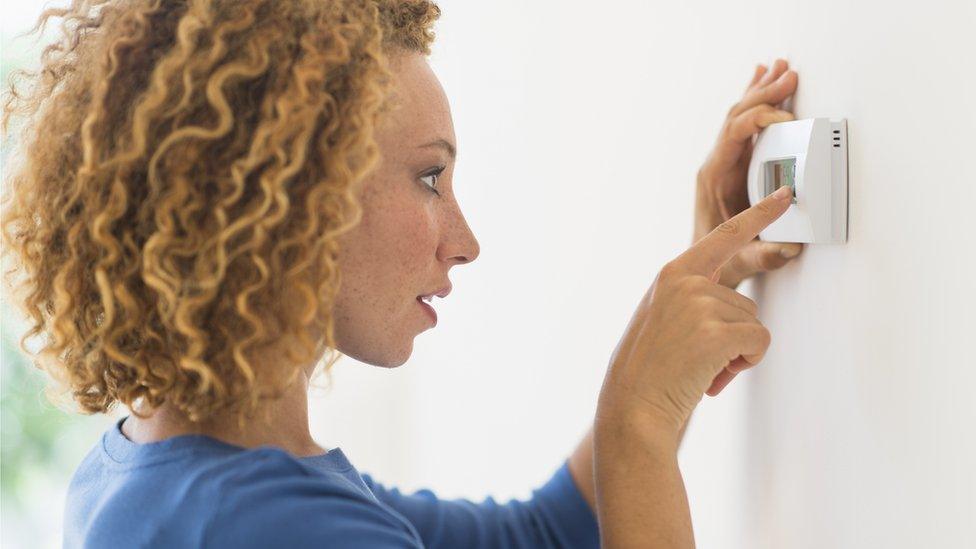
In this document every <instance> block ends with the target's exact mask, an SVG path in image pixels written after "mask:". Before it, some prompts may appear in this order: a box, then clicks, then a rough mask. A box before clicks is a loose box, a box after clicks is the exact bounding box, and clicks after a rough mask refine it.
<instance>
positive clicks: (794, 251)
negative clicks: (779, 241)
mask: <svg viewBox="0 0 976 549" xmlns="http://www.w3.org/2000/svg"><path fill="white" fill-rule="evenodd" d="M779 255H781V256H783V257H785V258H786V259H790V258H791V257H796V256H798V255H800V249H799V248H780V249H779Z"/></svg>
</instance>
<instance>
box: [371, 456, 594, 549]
mask: <svg viewBox="0 0 976 549" xmlns="http://www.w3.org/2000/svg"><path fill="white" fill-rule="evenodd" d="M362 477H363V480H364V481H366V484H367V486H369V487H370V489H371V490H372V491H373V493H374V494H376V497H377V499H379V500H380V501H382V502H383V503H385V504H387V505H389V506H390V507H391V508H393V509H394V510H396V511H398V512H399V513H400V514H402V515H403V516H404V517H406V518H407V519H408V520H410V521H411V523H413V526H414V528H416V530H417V532H418V533H419V534H420V537H421V539H423V542H424V546H425V547H428V548H430V549H441V548H449V547H450V548H453V547H469V548H472V549H474V548H486V549H487V548H489V547H491V548H521V547H526V548H528V547H533V548H536V547H543V548H581V549H582V548H590V547H593V548H596V547H599V546H600V536H599V529H598V526H597V520H596V516H595V515H594V514H593V511H592V510H591V509H590V507H589V505H588V504H587V503H586V500H584V499H583V495H582V494H581V493H580V491H579V489H578V488H577V487H576V484H575V483H574V482H573V478H572V476H571V475H570V472H569V462H568V461H566V462H564V463H563V464H562V466H561V467H559V469H558V470H556V472H555V474H553V476H552V477H551V478H550V479H549V480H548V481H547V482H546V483H545V484H544V485H542V486H541V487H539V488H537V489H535V490H533V491H532V497H531V498H530V499H529V500H526V501H522V500H517V499H513V500H510V501H509V502H507V503H504V504H503V503H498V502H496V501H495V500H494V499H493V498H491V497H488V498H486V499H485V500H484V501H482V502H480V503H475V502H473V501H469V500H466V499H451V500H447V499H439V498H438V497H437V496H436V495H435V494H434V493H433V492H431V491H430V490H426V489H423V490H418V491H416V492H414V493H412V494H403V493H401V492H400V490H398V489H397V488H386V487H384V486H383V485H382V484H380V483H378V482H376V481H374V480H373V479H372V478H371V477H370V475H368V474H364V475H362Z"/></svg>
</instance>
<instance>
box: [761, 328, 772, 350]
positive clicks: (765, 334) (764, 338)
mask: <svg viewBox="0 0 976 549" xmlns="http://www.w3.org/2000/svg"><path fill="white" fill-rule="evenodd" d="M758 332H759V342H760V343H761V344H762V348H763V352H765V350H766V349H768V348H769V345H770V343H772V342H773V334H771V333H770V332H769V329H768V328H766V327H765V326H763V325H761V324H760V325H759V330H758Z"/></svg>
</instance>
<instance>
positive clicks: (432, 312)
mask: <svg viewBox="0 0 976 549" xmlns="http://www.w3.org/2000/svg"><path fill="white" fill-rule="evenodd" d="M417 303H419V304H420V306H421V307H423V308H424V310H425V311H427V314H428V315H430V318H431V320H433V321H434V326H437V311H435V310H434V308H433V307H431V306H430V305H428V304H427V303H425V302H424V300H423V299H421V298H420V296H417Z"/></svg>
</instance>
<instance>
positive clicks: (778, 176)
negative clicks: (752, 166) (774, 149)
mask: <svg viewBox="0 0 976 549" xmlns="http://www.w3.org/2000/svg"><path fill="white" fill-rule="evenodd" d="M763 175H764V177H765V181H764V182H763V183H764V185H763V186H764V187H765V189H766V194H764V195H763V196H769V195H771V194H773V193H774V192H776V189H778V188H780V187H783V186H788V187H794V188H793V204H796V188H795V182H796V158H784V159H782V160H769V161H767V162H766V170H765V173H764V174H763Z"/></svg>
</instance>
